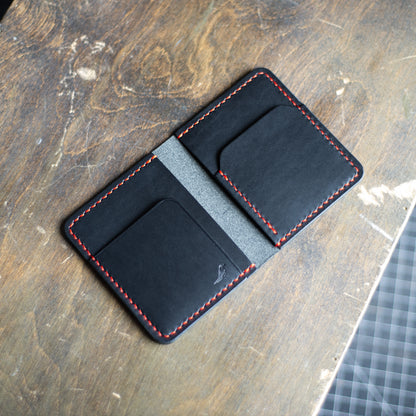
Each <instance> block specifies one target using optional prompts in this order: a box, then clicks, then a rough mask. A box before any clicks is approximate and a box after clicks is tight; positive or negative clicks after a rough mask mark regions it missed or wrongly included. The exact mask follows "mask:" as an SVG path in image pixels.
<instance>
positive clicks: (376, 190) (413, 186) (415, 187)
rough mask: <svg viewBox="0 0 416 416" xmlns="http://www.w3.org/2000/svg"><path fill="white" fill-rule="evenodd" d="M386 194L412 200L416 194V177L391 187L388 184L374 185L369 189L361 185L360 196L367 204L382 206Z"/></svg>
mask: <svg viewBox="0 0 416 416" xmlns="http://www.w3.org/2000/svg"><path fill="white" fill-rule="evenodd" d="M384 195H389V196H392V197H395V198H398V199H408V200H411V199H413V198H414V197H415V196H416V179H413V180H411V181H408V182H403V183H401V184H400V185H397V186H395V187H394V188H393V189H390V188H389V187H388V186H386V185H380V186H374V187H372V188H370V189H369V190H368V191H367V189H366V188H365V187H364V186H363V185H361V186H360V192H359V193H358V197H359V198H360V199H361V200H362V201H363V202H364V204H365V205H375V206H380V203H384Z"/></svg>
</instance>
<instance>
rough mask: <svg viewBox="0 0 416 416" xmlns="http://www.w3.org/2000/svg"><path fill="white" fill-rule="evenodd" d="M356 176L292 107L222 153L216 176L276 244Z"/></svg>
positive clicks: (272, 114) (281, 110)
mask: <svg viewBox="0 0 416 416" xmlns="http://www.w3.org/2000/svg"><path fill="white" fill-rule="evenodd" d="M356 173H357V172H356V169H355V167H354V166H353V165H352V164H350V163H348V159H346V155H345V153H344V154H342V153H340V151H338V150H337V149H336V148H335V147H334V145H333V144H331V143H330V141H328V140H323V138H322V134H320V132H319V131H318V130H317V129H315V128H313V126H311V124H310V122H309V121H308V120H307V119H306V118H305V117H304V116H303V114H302V113H301V112H300V111H299V110H298V109H297V108H295V107H287V106H280V107H276V108H274V109H273V110H271V111H269V112H268V113H267V114H266V115H265V116H263V117H262V118H261V119H260V120H258V121H257V122H256V123H255V124H254V125H252V126H251V127H250V128H249V129H247V130H246V131H245V132H244V133H242V134H241V135H240V136H238V137H237V138H236V139H234V140H233V141H232V142H231V143H230V144H228V145H227V146H226V147H225V148H224V149H223V150H222V152H221V155H220V171H219V175H218V177H219V179H220V181H221V182H222V183H223V184H224V187H225V189H226V190H228V191H229V193H230V195H231V196H233V197H234V198H235V200H236V201H237V202H238V203H239V204H240V205H241V206H242V208H243V209H245V210H246V212H247V213H248V214H249V215H250V216H251V217H252V218H253V220H254V221H256V223H257V224H258V225H259V226H260V227H261V229H262V230H263V231H264V232H265V233H266V234H267V235H268V236H269V237H270V239H271V240H272V241H273V242H274V243H275V244H278V243H279V241H281V239H282V238H283V237H284V236H285V235H287V233H289V232H290V230H292V229H293V228H295V227H296V226H297V224H299V223H300V222H302V220H303V219H304V218H307V217H308V215H310V214H311V213H313V212H314V210H315V209H317V208H318V207H319V206H321V205H322V204H323V203H325V204H329V203H330V202H333V201H334V200H335V199H336V198H335V197H332V196H333V195H334V194H336V193H337V192H338V191H339V190H340V189H341V188H342V187H344V186H345V185H346V184H348V183H349V182H350V181H351V180H352V178H354V176H355V175H356ZM325 201H328V202H325Z"/></svg>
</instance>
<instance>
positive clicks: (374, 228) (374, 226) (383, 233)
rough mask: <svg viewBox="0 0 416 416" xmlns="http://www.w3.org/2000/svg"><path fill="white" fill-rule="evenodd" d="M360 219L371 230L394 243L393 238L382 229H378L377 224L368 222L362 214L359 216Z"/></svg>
mask: <svg viewBox="0 0 416 416" xmlns="http://www.w3.org/2000/svg"><path fill="white" fill-rule="evenodd" d="M360 218H362V219H363V220H364V221H365V222H366V223H367V224H368V225H369V226H370V227H371V228H372V229H373V230H376V231H377V232H378V233H380V234H381V235H382V236H383V237H386V238H387V239H388V240H389V241H391V242H393V241H394V238H393V237H392V236H391V235H390V234H388V233H386V232H385V231H384V230H383V229H382V228H380V227H379V226H378V225H377V224H374V222H373V221H370V220H369V219H368V218H366V217H365V216H364V215H363V214H360Z"/></svg>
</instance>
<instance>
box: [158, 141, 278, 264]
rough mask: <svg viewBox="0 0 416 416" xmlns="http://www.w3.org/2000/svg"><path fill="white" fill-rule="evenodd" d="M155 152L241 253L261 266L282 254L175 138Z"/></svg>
mask: <svg viewBox="0 0 416 416" xmlns="http://www.w3.org/2000/svg"><path fill="white" fill-rule="evenodd" d="M152 153H154V154H155V155H157V157H158V158H159V160H160V161H161V162H162V163H163V164H164V165H165V166H166V167H167V168H168V169H169V170H170V171H171V172H172V174H173V175H175V176H176V178H177V179H178V180H179V182H180V183H181V184H182V185H183V186H184V187H185V188H186V189H187V190H188V192H189V193H190V194H191V195H192V196H193V197H194V198H195V199H196V200H197V201H198V202H199V203H200V204H201V206H202V207H203V208H204V209H205V210H206V211H207V212H208V214H209V215H211V217H212V218H213V219H214V221H216V222H217V224H218V225H219V226H220V227H221V228H222V229H223V230H224V231H225V232H226V233H227V234H228V235H229V236H230V238H231V239H232V240H233V241H234V243H235V244H236V245H237V246H238V247H239V248H240V249H241V251H242V252H243V253H244V254H245V255H246V256H247V257H248V258H249V259H250V260H251V261H252V262H253V263H255V264H256V265H257V267H259V266H260V265H261V264H263V263H264V262H265V261H266V260H267V259H268V258H269V257H271V256H272V255H273V254H275V253H276V252H277V251H279V250H278V249H277V248H276V247H274V246H273V244H271V243H270V241H269V240H268V239H267V237H266V236H264V235H263V233H262V232H261V231H260V230H258V229H257V227H256V226H255V225H254V224H253V223H252V222H251V221H250V219H249V218H247V217H246V215H245V214H244V213H243V212H242V211H241V210H240V209H239V208H238V207H237V206H236V205H235V203H234V202H233V201H232V200H231V199H230V198H229V197H228V196H227V195H226V193H225V192H224V191H223V190H222V189H221V188H220V187H219V186H218V185H217V184H216V182H215V181H214V180H213V179H212V178H211V177H210V176H209V175H208V174H207V173H206V172H205V171H204V170H203V169H202V168H201V166H200V165H199V164H198V162H197V161H196V160H195V159H194V158H193V157H192V156H191V155H190V154H189V152H188V151H187V150H186V149H185V147H184V146H183V145H182V144H181V143H180V142H179V140H178V139H177V138H176V137H175V136H172V137H170V138H169V139H168V140H167V141H166V142H165V143H163V144H162V145H161V146H159V147H158V148H157V149H155V150H154V151H153V152H152Z"/></svg>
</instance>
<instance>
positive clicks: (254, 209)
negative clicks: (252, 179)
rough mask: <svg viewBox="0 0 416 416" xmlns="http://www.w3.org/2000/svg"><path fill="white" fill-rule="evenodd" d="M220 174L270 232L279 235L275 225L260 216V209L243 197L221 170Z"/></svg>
mask: <svg viewBox="0 0 416 416" xmlns="http://www.w3.org/2000/svg"><path fill="white" fill-rule="evenodd" d="M218 173H219V174H220V175H221V176H222V177H223V178H224V179H225V180H226V181H227V182H228V183H229V184H230V185H231V186H232V187H233V189H234V190H235V191H236V192H237V194H238V195H240V196H241V198H243V199H244V201H246V202H247V204H248V205H249V207H250V208H251V209H252V210H253V211H254V212H255V213H256V214H257V216H258V217H259V218H260V219H261V220H262V221H263V222H264V223H265V224H266V225H267V227H269V228H270V230H271V231H272V233H273V234H275V235H276V234H277V231H276V230H275V228H274V227H273V225H272V224H271V223H270V222H269V221H267V220H266V218H264V217H263V215H261V214H260V212H259V211H258V209H257V208H256V207H255V206H254V205H253V204H252V203H251V202H250V201H249V200H248V199H247V198H246V197H245V195H243V193H242V192H241V191H240V190H239V189H238V188H237V187H236V186H235V185H234V184H233V183H232V181H231V179H230V178H229V177H228V176H227V175H226V174H225V173H224V172H222V171H221V170H219V171H218Z"/></svg>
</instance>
